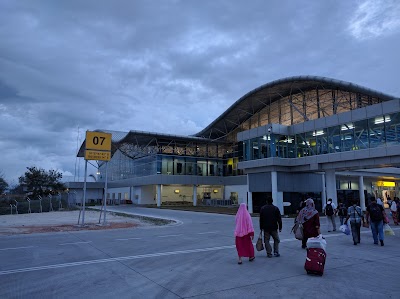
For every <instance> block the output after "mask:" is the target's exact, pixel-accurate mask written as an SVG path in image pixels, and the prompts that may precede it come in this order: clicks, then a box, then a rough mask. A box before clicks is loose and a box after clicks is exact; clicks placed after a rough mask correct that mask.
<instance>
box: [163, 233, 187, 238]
mask: <svg viewBox="0 0 400 299" xmlns="http://www.w3.org/2000/svg"><path fill="white" fill-rule="evenodd" d="M179 236H182V234H180V235H165V236H157V237H159V238H166V237H179Z"/></svg>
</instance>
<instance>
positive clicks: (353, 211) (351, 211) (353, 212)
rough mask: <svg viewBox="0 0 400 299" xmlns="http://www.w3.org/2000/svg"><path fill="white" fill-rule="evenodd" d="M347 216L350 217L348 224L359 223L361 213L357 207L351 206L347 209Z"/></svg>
mask: <svg viewBox="0 0 400 299" xmlns="http://www.w3.org/2000/svg"><path fill="white" fill-rule="evenodd" d="M347 215H349V216H350V218H349V219H350V222H357V223H358V222H361V219H362V217H363V211H362V210H361V208H360V207H359V206H356V207H355V206H351V207H349V208H348V209H347Z"/></svg>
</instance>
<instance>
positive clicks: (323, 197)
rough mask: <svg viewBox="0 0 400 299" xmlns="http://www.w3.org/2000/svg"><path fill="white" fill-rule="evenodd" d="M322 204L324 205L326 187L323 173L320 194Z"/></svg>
mask: <svg viewBox="0 0 400 299" xmlns="http://www.w3.org/2000/svg"><path fill="white" fill-rule="evenodd" d="M321 200H322V203H323V204H325V203H326V185H325V173H323V174H322V194H321ZM322 206H323V205H322Z"/></svg>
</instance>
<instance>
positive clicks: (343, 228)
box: [339, 224, 350, 235]
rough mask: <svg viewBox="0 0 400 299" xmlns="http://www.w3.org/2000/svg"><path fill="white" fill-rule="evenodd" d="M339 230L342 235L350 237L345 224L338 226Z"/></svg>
mask: <svg viewBox="0 0 400 299" xmlns="http://www.w3.org/2000/svg"><path fill="white" fill-rule="evenodd" d="M339 229H340V230H341V232H342V233H344V234H345V235H350V228H349V226H348V225H347V224H343V225H341V226H340V228H339Z"/></svg>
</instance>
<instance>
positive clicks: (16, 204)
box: [14, 199, 18, 215]
mask: <svg viewBox="0 0 400 299" xmlns="http://www.w3.org/2000/svg"><path fill="white" fill-rule="evenodd" d="M14 201H15V205H14V207H15V214H17V215H18V201H16V200H15V199H14Z"/></svg>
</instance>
